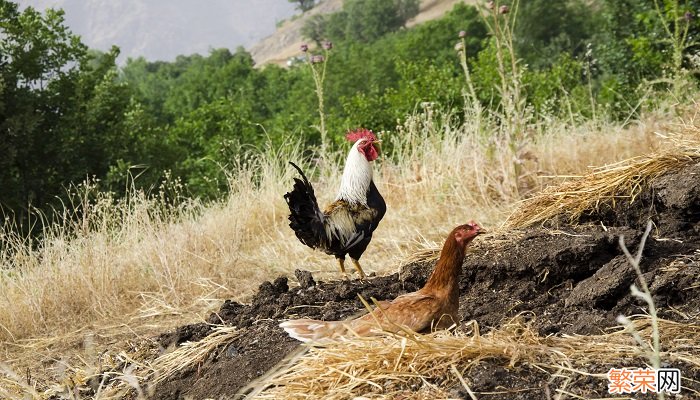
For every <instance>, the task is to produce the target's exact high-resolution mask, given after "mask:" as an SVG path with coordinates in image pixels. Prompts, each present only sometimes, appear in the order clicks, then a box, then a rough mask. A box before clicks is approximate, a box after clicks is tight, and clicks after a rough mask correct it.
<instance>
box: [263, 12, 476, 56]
mask: <svg viewBox="0 0 700 400" xmlns="http://www.w3.org/2000/svg"><path fill="white" fill-rule="evenodd" d="M456 3H476V1H475V0H422V1H421V5H420V12H419V14H418V15H417V16H416V17H415V18H413V19H412V20H410V21H409V22H408V26H409V27H410V26H413V25H416V24H419V23H422V22H425V21H429V20H431V19H436V18H440V17H441V16H442V15H444V14H445V13H446V12H448V11H450V10H451V9H452V7H453V6H454V5H455V4H456ZM342 7H343V0H325V1H322V2H320V3H319V4H317V5H316V7H314V8H313V9H311V10H309V11H308V12H306V13H304V14H303V15H301V16H300V17H298V18H296V19H294V20H291V21H287V22H285V23H284V24H282V26H281V27H279V29H277V31H275V32H274V33H273V34H272V35H270V36H268V37H266V38H264V39H263V40H261V41H260V42H258V43H257V44H255V45H253V46H252V47H250V48H249V51H250V53H251V54H252V55H253V59H254V60H255V63H256V64H257V65H264V64H269V63H274V64H279V65H286V63H287V60H288V59H289V58H290V57H293V56H296V55H299V54H300V51H299V46H300V45H301V44H302V43H304V42H305V40H304V38H303V37H302V35H301V28H302V27H303V26H304V24H305V23H306V21H307V20H308V19H309V18H311V17H313V16H314V15H316V14H330V13H333V12H336V11H338V10H340V9H341V8H342ZM455 35H456V32H455Z"/></svg>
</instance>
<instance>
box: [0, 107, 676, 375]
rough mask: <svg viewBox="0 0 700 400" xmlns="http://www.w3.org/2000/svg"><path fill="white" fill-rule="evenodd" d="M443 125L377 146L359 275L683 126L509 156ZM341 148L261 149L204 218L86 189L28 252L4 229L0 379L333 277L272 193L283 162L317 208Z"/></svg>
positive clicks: (654, 120) (550, 144)
mask: <svg viewBox="0 0 700 400" xmlns="http://www.w3.org/2000/svg"><path fill="white" fill-rule="evenodd" d="M449 120H450V119H449V118H447V117H446V116H440V115H435V114H431V113H426V114H417V115H414V116H412V117H410V118H408V120H407V121H406V122H405V123H404V125H403V126H402V127H401V128H400V129H398V130H397V133H395V134H391V135H389V134H386V135H383V137H381V138H382V139H383V140H384V141H385V142H388V143H390V144H391V146H389V147H390V148H391V149H390V150H389V151H387V152H386V153H385V154H383V156H382V157H381V158H380V160H379V161H378V162H377V163H376V164H375V181H376V182H377V185H378V187H379V189H380V191H381V192H382V194H383V196H384V197H385V199H386V202H387V204H388V212H387V214H386V217H385V219H384V220H383V221H382V223H381V225H380V226H379V228H378V230H377V231H376V233H375V239H374V240H373V241H372V243H371V245H370V247H369V248H368V250H367V252H366V253H365V256H364V257H363V265H364V267H365V271H366V272H368V273H370V272H376V273H377V274H385V273H389V272H394V271H395V270H396V269H397V268H398V267H399V266H400V264H401V263H402V261H403V260H405V259H406V258H407V257H409V256H410V255H411V254H413V253H415V252H416V251H419V250H421V249H424V248H431V247H435V246H436V245H437V242H439V241H440V240H441V238H442V237H443V236H444V234H445V233H446V232H447V231H448V230H449V229H450V227H452V226H454V225H455V224H457V223H462V222H464V221H466V220H468V219H475V220H477V221H479V222H480V223H481V224H482V225H483V226H485V227H486V228H489V229H492V230H493V229H498V228H499V227H500V226H501V224H503V222H504V221H505V220H506V219H507V218H508V216H509V215H510V214H511V212H512V211H513V210H514V208H515V207H516V206H517V204H518V202H519V201H521V200H523V199H525V198H527V197H528V196H529V195H531V194H533V193H535V192H536V191H538V190H540V189H542V188H543V187H545V186H546V185H547V184H548V183H551V182H555V181H559V180H561V179H565V177H570V176H575V175H579V174H582V173H584V172H585V171H587V170H589V167H590V166H600V165H604V164H607V163H613V162H615V161H618V160H622V159H625V158H629V157H632V156H636V155H641V154H646V153H648V152H650V151H653V150H656V149H659V148H660V147H663V146H664V145H665V141H664V139H663V138H661V137H659V136H657V135H655V132H656V131H667V130H669V129H670V130H673V129H675V128H674V125H675V124H678V123H679V122H680V120H679V119H678V117H675V116H669V115H666V114H661V115H657V114H648V115H646V116H644V117H643V118H641V119H640V121H639V122H637V123H634V124H630V125H628V126H622V125H621V124H619V123H607V122H596V123H587V124H583V125H570V124H567V123H564V122H561V121H555V122H550V123H543V124H541V125H538V126H537V128H536V131H533V133H532V134H530V135H526V136H524V137H523V138H522V139H521V140H519V141H518V142H517V143H514V142H513V141H512V139H509V136H508V135H506V134H504V133H503V132H500V131H499V128H498V127H497V126H496V125H488V124H486V125H485V124H483V123H482V124H481V125H480V126H481V129H482V130H481V131H476V130H475V129H474V126H476V124H474V121H467V122H466V123H464V124H462V125H455V124H454V123H450V122H446V121H449ZM485 133H488V134H485ZM348 148H349V145H348V146H345V147H343V148H337V149H334V150H333V152H332V153H331V154H326V155H324V157H321V158H320V159H318V160H316V161H315V162H313V163H312V162H311V161H309V160H303V159H302V157H301V153H302V149H301V148H300V146H298V145H296V144H295V143H291V144H290V145H288V146H285V147H284V148H283V149H272V148H268V149H260V150H259V151H258V152H257V153H255V154H253V155H251V156H250V157H249V158H248V159H246V160H244V161H241V162H238V163H237V165H236V166H235V167H234V168H232V170H231V179H230V187H231V191H230V194H229V195H228V197H227V198H226V199H224V200H222V201H220V202H216V203H213V204H206V205H205V204H202V203H200V202H198V201H196V200H190V201H183V202H182V203H181V204H179V205H178V206H174V207H173V206H167V205H164V203H163V201H161V200H159V198H158V196H151V197H149V196H146V195H144V194H143V193H139V192H133V193H132V194H131V196H130V197H128V198H127V199H124V200H114V199H112V198H111V197H109V196H108V195H105V194H99V193H96V192H94V190H91V189H89V188H88V189H84V190H83V191H78V192H77V193H76V196H75V197H76V199H77V200H76V201H77V202H78V203H79V205H80V207H79V209H80V211H81V218H79V219H78V220H75V219H73V220H72V222H66V223H60V222H59V223H56V224H47V226H46V227H45V231H44V233H45V239H44V240H43V241H42V242H41V243H40V244H39V245H35V246H32V245H31V243H30V242H29V241H28V240H27V239H25V238H21V237H17V236H14V235H13V234H12V233H11V231H10V229H9V228H7V227H6V228H5V229H4V230H3V231H2V232H0V238H2V240H3V246H2V248H0V250H1V251H2V253H0V258H1V260H2V266H1V267H0V342H1V343H2V344H1V345H0V349H1V350H2V354H3V357H2V358H4V359H5V360H6V364H3V368H4V369H6V370H8V371H10V370H11V371H15V372H17V371H25V370H26V369H27V368H30V369H31V371H32V374H34V375H38V376H42V375H44V376H47V377H51V376H52V377H53V379H59V378H60V375H61V373H62V372H64V371H65V370H66V368H70V366H72V365H75V363H79V364H84V365H88V364H90V362H91V361H90V357H91V355H94V354H95V353H96V352H99V351H100V349H101V348H103V347H104V346H106V345H114V344H115V343H119V342H120V341H123V340H127V339H133V338H136V337H138V336H139V335H146V334H152V333H157V332H160V331H163V330H166V329H168V328H170V327H173V326H175V325H177V324H178V323H182V322H185V321H188V322H192V321H197V320H201V319H202V318H204V317H206V316H207V315H208V313H209V312H211V311H212V310H213V309H214V308H216V307H217V306H218V305H219V304H220V303H221V302H222V301H223V300H224V299H229V298H232V299H236V300H239V301H245V300H246V298H247V297H248V296H249V295H251V294H252V292H253V291H254V290H255V289H256V288H257V286H258V284H260V283H261V282H262V281H264V280H268V279H272V278H274V277H275V276H277V275H280V274H291V273H292V272H293V271H294V269H296V268H303V269H308V270H311V271H313V272H314V275H315V276H317V277H318V278H321V279H335V278H339V273H338V271H337V270H336V263H335V262H334V260H333V259H332V257H330V256H327V255H325V254H322V253H319V252H313V251H311V250H310V249H308V248H307V247H305V246H303V245H302V244H301V243H299V241H298V240H297V239H296V238H295V236H294V234H293V232H292V231H291V230H290V229H289V227H288V226H287V218H286V217H287V210H286V204H285V202H284V200H283V198H282V195H283V194H284V193H285V192H286V191H287V190H289V189H290V187H291V182H292V177H293V175H294V174H293V170H292V169H291V168H289V167H288V165H287V164H286V161H287V160H292V161H295V162H297V163H299V164H300V165H301V166H302V168H304V169H305V170H306V171H307V175H309V177H310V180H311V181H312V183H313V184H314V187H315V190H316V194H317V196H319V202H320V203H326V202H328V201H330V200H332V198H333V197H334V196H335V191H336V188H337V187H338V183H339V179H340V174H341V173H342V161H343V160H344V158H345V155H346V152H347V150H348ZM86 338H89V340H86ZM86 343H87V344H86ZM62 365H63V366H62Z"/></svg>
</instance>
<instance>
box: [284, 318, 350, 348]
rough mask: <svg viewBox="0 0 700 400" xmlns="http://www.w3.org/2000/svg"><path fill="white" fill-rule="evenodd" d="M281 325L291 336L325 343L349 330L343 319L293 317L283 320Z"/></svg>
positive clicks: (307, 341) (306, 340)
mask: <svg viewBox="0 0 700 400" xmlns="http://www.w3.org/2000/svg"><path fill="white" fill-rule="evenodd" d="M280 327H281V328H282V329H284V330H285V331H286V332H287V333H288V334H289V336H291V337H293V338H294V339H297V340H299V341H302V342H304V343H309V342H316V343H323V342H324V341H328V340H332V339H334V338H337V337H340V336H343V335H344V334H346V333H347V331H348V330H347V328H346V327H345V325H344V324H343V321H318V320H315V319H293V320H289V321H285V322H282V323H281V324H280Z"/></svg>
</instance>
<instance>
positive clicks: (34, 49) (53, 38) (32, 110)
mask: <svg viewBox="0 0 700 400" xmlns="http://www.w3.org/2000/svg"><path fill="white" fill-rule="evenodd" d="M117 55H118V49H116V48H114V49H113V50H112V51H110V52H109V53H97V52H88V50H87V47H86V46H85V45H83V44H82V43H81V42H80V40H79V38H78V37H77V36H75V35H73V34H72V33H71V32H70V31H69V30H68V29H67V28H66V27H65V26H64V22H63V12H62V11H60V10H58V11H56V10H47V11H46V13H45V14H44V15H42V14H41V13H39V12H37V11H36V10H34V9H33V8H31V7H27V8H26V9H25V10H24V11H21V12H20V11H19V8H18V6H17V4H15V3H12V2H9V1H5V0H0V81H1V82H2V86H1V87H0V90H1V92H0V104H1V105H2V107H0V153H2V154H3V157H1V158H0V186H1V187H2V188H3V190H2V192H0V203H1V204H2V206H3V207H4V208H6V209H9V210H12V211H13V212H14V213H15V216H16V218H17V219H18V221H19V222H20V223H21V222H22V221H24V220H25V218H26V215H27V211H28V207H29V206H32V207H38V208H40V209H43V210H44V211H49V210H50V209H51V207H52V206H56V205H57V204H58V202H59V201H58V200H57V197H61V196H62V195H65V194H66V193H65V190H66V188H67V187H68V185H69V184H70V183H71V182H80V181H82V180H84V179H85V178H86V177H92V176H96V177H99V178H102V177H104V176H105V175H106V173H107V172H108V170H109V168H110V165H111V163H113V162H114V161H116V159H117V158H119V157H127V156H128V155H127V154H126V153H128V147H127V143H125V142H124V139H123V138H124V135H123V124H122V122H123V119H124V113H125V111H126V110H128V108H129V105H130V98H131V94H130V92H129V90H128V88H127V87H126V86H124V85H122V84H120V83H119V82H118V79H117V72H116V66H115V64H114V60H115V58H116V56H117Z"/></svg>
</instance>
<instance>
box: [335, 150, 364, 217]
mask: <svg viewBox="0 0 700 400" xmlns="http://www.w3.org/2000/svg"><path fill="white" fill-rule="evenodd" d="M364 141H365V140H364V139H360V140H358V141H357V142H355V144H354V145H353V146H352V149H350V153H349V154H348V159H347V161H346V162H345V170H344V171H343V178H342V179H341V181H340V190H338V196H336V198H335V199H336V200H345V201H347V202H349V203H355V204H363V205H365V206H366V205H367V191H368V190H369V184H370V182H372V165H370V163H369V161H367V158H366V157H365V156H364V155H363V154H362V153H360V151H359V150H358V149H357V148H358V146H359V145H360V144H361V143H362V142H364Z"/></svg>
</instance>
